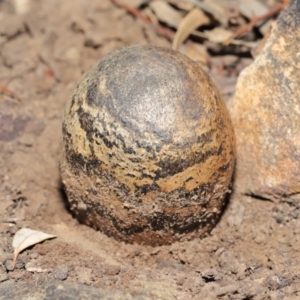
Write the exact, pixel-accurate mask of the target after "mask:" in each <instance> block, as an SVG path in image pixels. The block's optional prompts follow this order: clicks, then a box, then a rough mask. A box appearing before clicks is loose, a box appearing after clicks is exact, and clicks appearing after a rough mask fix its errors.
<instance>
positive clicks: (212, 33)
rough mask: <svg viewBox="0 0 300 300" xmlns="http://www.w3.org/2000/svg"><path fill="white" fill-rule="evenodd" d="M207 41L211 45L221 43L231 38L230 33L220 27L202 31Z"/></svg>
mask: <svg viewBox="0 0 300 300" xmlns="http://www.w3.org/2000/svg"><path fill="white" fill-rule="evenodd" d="M204 33H205V35H206V37H207V39H208V40H209V41H211V42H213V43H223V42H225V41H227V40H228V39H229V38H231V37H232V32H231V31H230V30H227V29H225V28H222V27H216V28H214V29H212V30H205V31H204Z"/></svg>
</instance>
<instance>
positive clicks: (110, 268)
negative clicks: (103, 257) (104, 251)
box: [103, 265, 121, 276]
mask: <svg viewBox="0 0 300 300" xmlns="http://www.w3.org/2000/svg"><path fill="white" fill-rule="evenodd" d="M120 270H121V268H120V267H119V266H117V265H105V266H104V268H103V273H104V274H105V275H109V276H115V275H118V274H119V273H120Z"/></svg>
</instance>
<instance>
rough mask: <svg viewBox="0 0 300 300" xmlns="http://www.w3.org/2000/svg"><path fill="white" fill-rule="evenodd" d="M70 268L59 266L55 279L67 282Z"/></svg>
mask: <svg viewBox="0 0 300 300" xmlns="http://www.w3.org/2000/svg"><path fill="white" fill-rule="evenodd" d="M68 273H69V268H68V266H58V267H57V268H56V270H55V272H54V278H56V279H60V280H65V279H67V277H68Z"/></svg>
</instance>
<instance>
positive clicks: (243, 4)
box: [239, 0, 268, 20]
mask: <svg viewBox="0 0 300 300" xmlns="http://www.w3.org/2000/svg"><path fill="white" fill-rule="evenodd" d="M239 8H240V11H241V13H242V14H243V15H244V16H246V17H247V18H248V19H250V20H251V19H252V18H254V17H257V16H261V15H263V14H265V13H267V12H268V7H267V6H266V5H265V4H263V3H262V2H260V1H257V0H239Z"/></svg>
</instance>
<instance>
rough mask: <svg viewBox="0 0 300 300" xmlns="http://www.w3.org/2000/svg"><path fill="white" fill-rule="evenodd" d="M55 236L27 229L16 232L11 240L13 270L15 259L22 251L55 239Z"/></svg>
mask: <svg viewBox="0 0 300 300" xmlns="http://www.w3.org/2000/svg"><path fill="white" fill-rule="evenodd" d="M55 237H56V236H55V235H51V234H48V233H45V232H42V231H37V230H32V229H29V228H22V229H20V230H18V231H17V232H16V234H15V236H14V239H13V243H12V245H13V247H14V249H15V251H14V259H13V268H14V267H15V265H16V261H17V257H18V255H19V253H20V252H21V251H23V250H24V249H26V248H28V247H30V246H33V245H35V244H38V243H40V242H43V241H44V240H48V239H52V238H55Z"/></svg>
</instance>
